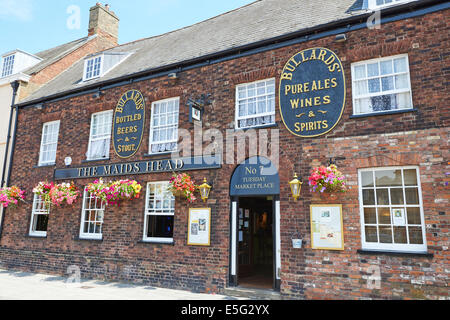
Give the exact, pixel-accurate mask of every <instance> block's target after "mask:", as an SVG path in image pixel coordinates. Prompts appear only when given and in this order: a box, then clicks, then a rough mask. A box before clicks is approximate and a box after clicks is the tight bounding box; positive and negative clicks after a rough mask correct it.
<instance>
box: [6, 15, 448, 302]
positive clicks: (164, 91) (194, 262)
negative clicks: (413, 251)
mask: <svg viewBox="0 0 450 320" xmlns="http://www.w3.org/2000/svg"><path fill="white" fill-rule="evenodd" d="M448 13H449V12H448V11H442V12H438V13H433V14H429V15H426V16H423V17H419V18H414V19H408V20H403V21H398V22H394V23H390V24H387V25H383V27H382V29H381V30H367V29H364V30H359V31H354V32H351V33H349V34H348V40H347V42H345V43H340V44H339V43H335V42H334V41H333V37H330V38H323V39H320V40H316V41H311V42H308V43H303V44H298V45H294V46H291V47H286V48H282V49H278V50H273V51H269V52H265V53H259V54H255V55H252V56H249V57H244V58H239V59H235V60H232V61H228V62H223V63H220V64H214V65H211V66H207V67H202V68H198V69H194V70H190V71H186V72H181V73H180V74H179V79H178V80H176V81H172V80H170V81H169V80H167V78H160V79H153V80H146V81H142V82H137V83H134V84H132V85H127V86H123V87H120V88H114V89H110V90H107V91H105V95H104V96H103V97H101V98H99V99H94V98H92V96H91V95H86V96H81V97H75V98H71V99H68V100H64V101H59V102H55V103H49V104H46V107H45V109H44V110H42V111H38V110H36V109H33V108H29V109H24V110H21V111H20V115H19V127H18V133H17V143H16V154H15V158H14V167H13V172H12V182H13V183H14V184H17V185H19V186H22V187H26V188H27V190H28V198H29V199H30V198H31V197H32V195H31V189H32V186H34V185H36V184H37V183H38V182H39V181H41V180H44V179H51V178H52V175H53V169H54V168H53V167H50V168H34V166H36V165H37V163H38V157H39V146H40V139H41V130H42V124H43V123H44V122H47V121H51V120H56V119H60V120H61V126H60V136H59V143H58V152H57V165H56V167H57V168H63V167H64V158H65V157H66V156H71V157H72V158H73V164H72V165H73V166H80V165H81V164H82V163H81V162H82V161H83V160H85V158H86V156H85V153H86V152H87V147H88V140H89V126H90V119H91V114H92V113H95V112H99V111H102V110H110V109H114V107H115V105H116V103H117V101H118V99H119V98H120V96H121V95H122V94H123V93H124V92H125V91H127V90H129V89H138V90H140V91H141V92H142V93H143V94H144V96H145V97H146V102H147V120H146V127H145V129H144V132H145V135H144V141H143V143H142V146H141V149H140V150H139V152H138V153H137V154H136V155H135V156H133V158H131V159H130V160H131V161H135V160H142V159H151V158H145V157H144V154H146V153H148V139H149V136H148V132H149V114H150V106H151V102H153V101H157V100H160V99H164V98H169V97H174V96H180V127H181V128H186V129H190V130H192V129H193V125H192V124H189V122H188V108H187V106H186V104H187V99H188V98H190V97H198V96H200V95H201V94H206V93H210V94H212V96H211V99H212V100H213V104H212V108H207V109H206V113H205V118H204V127H205V128H206V129H208V128H218V129H220V130H221V131H222V132H224V133H225V130H226V129H228V128H229V127H230V123H233V122H234V114H235V108H234V105H235V85H236V84H239V83H245V82H249V81H254V80H259V79H264V78H267V77H273V76H275V77H276V79H277V83H278V80H279V75H280V72H281V70H282V68H283V66H284V64H285V62H286V61H287V60H288V59H289V58H290V57H291V56H292V55H294V54H295V53H297V52H299V51H301V50H303V49H306V48H312V47H317V46H323V47H327V48H329V49H331V50H333V51H334V52H336V53H337V54H338V56H339V57H340V58H341V59H342V61H343V65H344V68H345V73H346V81H347V102H346V109H345V112H344V115H343V118H342V120H341V122H340V123H339V124H338V126H337V127H336V128H335V129H334V130H333V131H332V132H331V133H329V134H328V135H326V136H322V137H319V138H315V139H301V138H298V137H295V136H293V135H292V134H290V133H289V132H288V131H287V129H286V128H285V127H284V124H283V123H282V122H281V119H280V114H279V112H278V111H277V116H276V119H277V124H278V129H280V172H279V174H280V179H281V196H280V201H281V265H282V267H281V293H282V295H283V297H285V298H293V299H298V298H308V299H359V298H364V299H367V298H374V299H397V298H405V299H421V298H429V299H436V298H448V273H449V271H450V270H449V254H448V245H449V243H448V230H449V218H448V213H449V211H448V206H449V202H450V195H449V189H448V187H446V186H445V181H448V179H447V180H445V179H446V178H445V173H446V172H448V171H449V169H450V167H449V165H448V163H447V161H448V158H449V146H448V138H449V122H450V108H449V107H448V99H449V94H448V77H449V73H450V68H449V60H450V56H449V55H448V52H447V51H448V47H449V39H448V35H449V21H450V20H449V19H448V17H449V15H448ZM400 53H408V55H409V61H410V73H411V83H412V92H413V103H414V107H415V108H416V109H418V110H417V112H410V113H404V114H395V115H385V116H376V117H367V118H357V119H352V118H350V116H351V115H352V99H351V97H352V92H351V87H352V86H351V70H350V64H351V63H352V62H356V61H361V60H365V59H371V58H377V57H379V56H389V55H394V54H400ZM277 110H278V101H277ZM110 155H111V159H110V162H111V163H117V162H121V160H120V159H119V158H118V157H117V156H116V155H115V154H114V153H113V150H112V146H111V151H110ZM331 157H345V159H344V160H341V161H338V163H337V164H338V166H339V168H340V169H341V171H342V172H343V173H344V174H345V175H346V176H347V178H348V181H349V184H350V186H351V190H350V191H349V192H348V193H347V194H345V195H343V196H341V198H340V199H339V200H338V202H339V203H342V204H343V216H344V237H345V250H344V251H342V252H332V251H324V250H311V246H310V243H311V241H310V223H309V205H310V204H312V203H321V202H322V200H321V199H320V198H313V197H312V196H311V194H310V192H309V190H307V186H306V183H305V184H304V188H303V191H302V194H301V198H300V199H299V201H297V202H294V201H293V200H292V198H291V197H289V195H290V190H289V186H288V182H289V181H290V180H291V179H292V177H293V173H294V171H297V172H298V173H299V174H300V175H301V176H302V177H304V180H305V182H306V177H307V176H308V175H309V172H310V170H311V168H312V167H313V166H316V165H319V164H327V162H328V160H329V159H330V158H331ZM100 163H101V162H100ZM403 165H416V166H418V167H419V170H420V178H421V183H422V196H423V204H424V212H425V219H426V221H425V225H426V237H427V244H428V251H429V253H431V254H433V255H434V256H432V257H419V256H410V255H387V254H379V255H368V254H359V253H357V250H358V249H361V234H360V232H361V226H360V212H359V200H358V186H357V170H358V169H359V168H368V167H379V166H403ZM235 167H236V165H224V166H223V168H222V169H220V170H211V171H199V172H192V176H193V177H194V178H195V179H196V180H197V181H201V179H202V178H203V177H206V178H208V181H211V182H212V183H213V184H214V188H213V190H212V192H211V195H210V201H209V202H208V205H209V206H210V207H211V209H212V234H211V247H205V248H203V247H190V246H187V245H186V243H187V215H188V205H186V204H184V203H182V202H181V201H177V203H176V212H175V228H174V239H175V245H173V246H167V245H158V244H142V243H139V241H140V240H141V238H142V232H143V219H144V199H143V198H141V199H139V200H135V201H133V202H131V203H127V204H125V205H124V206H122V207H120V208H108V209H107V211H106V214H105V223H104V236H103V241H101V242H98V241H78V240H76V239H77V237H78V233H79V227H80V213H81V201H79V202H78V203H77V204H76V205H75V206H73V207H68V208H61V209H55V210H52V212H51V215H50V220H49V227H48V237H47V238H46V239H34V238H28V237H26V235H27V233H28V228H29V220H30V215H31V204H28V205H22V206H21V207H20V208H19V209H16V210H8V211H7V212H6V218H5V225H4V226H5V227H4V232H3V237H2V239H1V246H2V247H1V249H0V265H2V266H4V267H11V268H21V269H24V270H33V271H44V272H55V273H64V272H65V270H66V267H67V266H68V265H71V264H78V265H80V266H81V267H82V272H83V275H85V276H92V277H97V278H107V279H126V280H133V281H144V282H146V283H151V284H154V285H161V286H167V287H173V288H186V289H194V290H197V291H204V292H210V291H212V292H220V291H221V289H222V288H224V287H225V286H226V285H227V281H228V279H227V277H228V272H229V271H228V268H229V237H230V235H229V230H230V227H229V222H230V221H229V215H230V197H229V181H230V178H231V175H232V173H233V170H234V168H235ZM169 176H170V175H169V174H153V175H141V176H137V177H133V178H137V179H138V180H139V181H140V182H141V183H145V182H148V181H161V180H168V179H169ZM88 182H91V180H79V181H76V183H77V185H78V186H79V187H80V188H82V186H84V185H85V184H87V183H88ZM198 206H203V205H202V204H201V203H199V202H198V203H196V204H193V205H191V207H198ZM297 230H298V231H300V232H301V233H302V235H303V236H304V239H305V241H306V244H305V246H304V248H303V249H293V248H292V245H291V234H292V233H293V232H294V231H297ZM374 265H375V266H379V267H380V270H381V278H382V281H381V288H380V289H376V290H371V289H368V287H367V277H368V276H369V275H370V274H369V271H368V270H369V269H368V268H369V267H370V266H374Z"/></svg>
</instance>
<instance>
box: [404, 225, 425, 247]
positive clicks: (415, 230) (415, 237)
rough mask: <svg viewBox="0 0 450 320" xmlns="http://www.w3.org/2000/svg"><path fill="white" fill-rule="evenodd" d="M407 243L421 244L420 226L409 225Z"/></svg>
mask: <svg viewBox="0 0 450 320" xmlns="http://www.w3.org/2000/svg"><path fill="white" fill-rule="evenodd" d="M408 229H409V243H411V244H423V239H422V228H421V227H409V228H408Z"/></svg>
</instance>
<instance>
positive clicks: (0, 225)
mask: <svg viewBox="0 0 450 320" xmlns="http://www.w3.org/2000/svg"><path fill="white" fill-rule="evenodd" d="M19 85H20V82H19V81H17V80H16V81H14V82H12V83H11V87H12V89H13V96H12V102H11V112H10V114H9V125H8V138H7V141H6V149H5V158H4V160H3V172H2V180H1V187H2V188H3V187H4V186H5V173H6V163H7V161H8V153H9V142H10V141H11V126H12V119H13V114H15V116H16V117H15V125H14V134H13V137H12V138H13V141H12V146H11V155H10V159H9V161H10V162H9V170H8V177H7V178H6V186H8V185H9V182H10V179H11V169H12V160H13V156H14V147H15V145H16V132H17V120H18V112H19V107H18V106H17V105H15V102H16V97H17V92H18V90H19ZM14 109H15V110H14ZM4 220H5V214H4V210H2V217H1V222H0V239H1V237H2V231H3V222H4Z"/></svg>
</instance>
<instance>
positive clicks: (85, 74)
mask: <svg viewBox="0 0 450 320" xmlns="http://www.w3.org/2000/svg"><path fill="white" fill-rule="evenodd" d="M98 59H100V62H99V64H100V65H99V68H98V74H97V75H95V74H94V70H95V66H96V65H97V63H96V61H97V60H98ZM91 61H92V70H91V71H89V72H90V75H88V68H89V63H90V62H91ZM104 61H105V56H104V55H103V54H102V55H97V56H95V57H92V58H89V59H86V60H85V61H84V69H83V81H88V80H92V79H96V78H100V77H101V76H102V75H103V65H104Z"/></svg>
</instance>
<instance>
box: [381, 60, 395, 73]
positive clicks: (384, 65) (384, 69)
mask: <svg viewBox="0 0 450 320" xmlns="http://www.w3.org/2000/svg"><path fill="white" fill-rule="evenodd" d="M380 69H381V74H382V75H383V74H391V73H392V60H387V61H381V62H380Z"/></svg>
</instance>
